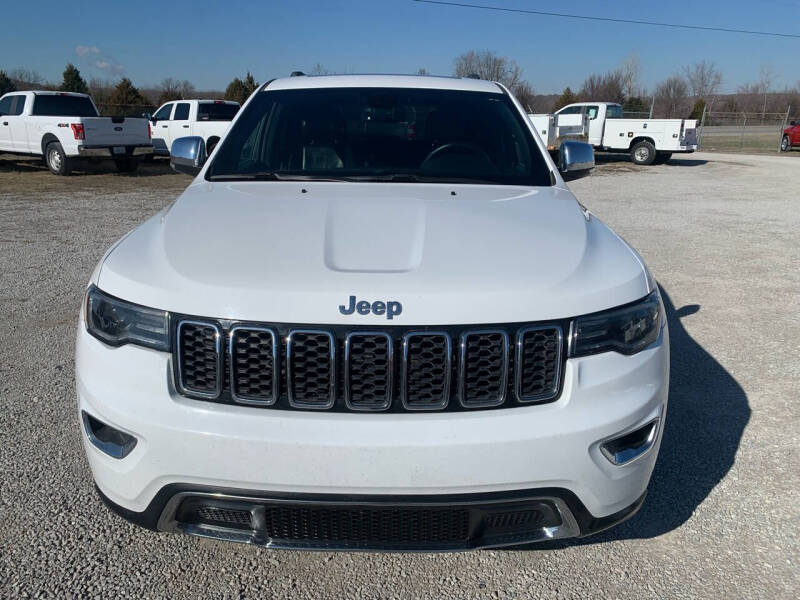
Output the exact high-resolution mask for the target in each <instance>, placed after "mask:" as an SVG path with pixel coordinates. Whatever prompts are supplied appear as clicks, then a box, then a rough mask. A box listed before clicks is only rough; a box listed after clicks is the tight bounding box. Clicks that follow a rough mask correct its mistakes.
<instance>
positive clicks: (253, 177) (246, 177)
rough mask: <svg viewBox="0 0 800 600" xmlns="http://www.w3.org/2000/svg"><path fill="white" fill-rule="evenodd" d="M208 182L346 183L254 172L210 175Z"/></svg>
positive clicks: (330, 179) (320, 177)
mask: <svg viewBox="0 0 800 600" xmlns="http://www.w3.org/2000/svg"><path fill="white" fill-rule="evenodd" d="M208 180H209V181H347V179H345V178H340V177H325V176H320V175H288V174H284V173H276V172H275V171H256V172H254V173H223V174H220V175H210V176H209V178H208Z"/></svg>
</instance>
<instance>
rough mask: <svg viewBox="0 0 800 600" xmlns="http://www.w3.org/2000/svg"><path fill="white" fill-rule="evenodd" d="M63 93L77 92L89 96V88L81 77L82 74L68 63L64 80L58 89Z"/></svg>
mask: <svg viewBox="0 0 800 600" xmlns="http://www.w3.org/2000/svg"><path fill="white" fill-rule="evenodd" d="M58 89H60V90H61V91H62V92H77V93H79V94H88V93H89V86H87V85H86V82H85V81H84V80H83V77H81V72H80V71H79V70H78V69H77V68H76V67H75V65H73V64H72V63H67V68H66V69H64V78H63V81H62V82H61V87H60V88H58Z"/></svg>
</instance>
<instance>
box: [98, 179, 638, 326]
mask: <svg viewBox="0 0 800 600" xmlns="http://www.w3.org/2000/svg"><path fill="white" fill-rule="evenodd" d="M97 285H98V286H99V287H100V288H101V289H103V290H105V291H106V292H108V293H109V294H112V295H114V296H117V297H120V298H123V299H125V300H129V301H131V302H136V303H138V304H143V305H146V306H151V307H154V308H160V309H165V310H169V311H174V312H180V313H184V314H190V315H196V316H207V317H215V318H220V319H225V318H229V319H238V320H253V321H271V322H284V323H310V324H312V323H313V324H336V323H351V324H352V323H358V324H394V325H451V324H475V323H487V324H488V323H508V322H520V321H538V320H547V319H556V318H564V317H570V316H576V315H579V314H586V313H590V312H595V311H598V310H603V309H605V308H610V307H612V306H617V305H620V304H624V303H626V302H631V301H633V300H636V299H637V298H640V297H642V296H644V295H646V293H647V292H648V284H647V280H646V276H645V271H644V267H643V265H642V264H641V262H640V260H639V259H638V257H637V255H636V254H635V253H634V252H633V251H632V250H631V249H630V248H629V247H628V246H627V245H626V244H625V243H624V242H623V241H622V240H621V239H620V238H619V237H617V236H616V235H615V234H614V233H613V232H612V231H611V230H610V229H608V228H607V227H606V226H605V225H604V224H603V223H601V222H600V221H598V220H597V219H596V218H594V217H589V216H588V215H587V214H586V213H585V212H584V211H583V210H582V209H581V207H580V206H579V205H578V203H577V202H576V200H575V198H574V197H573V195H572V193H571V192H570V191H569V190H568V189H565V188H559V187H548V188H522V187H512V186H477V185H450V186H449V185H442V184H418V183H413V184H409V183H342V182H308V183H297V182H268V183H263V182H245V183H219V182H218V183H209V182H204V181H199V182H197V183H195V184H193V185H192V186H190V187H189V188H188V189H187V190H186V191H185V192H184V194H183V195H182V196H181V197H180V198H179V199H178V200H177V201H176V202H175V203H174V204H173V205H172V206H171V207H170V208H169V209H166V210H164V211H162V212H161V213H159V214H157V215H155V216H154V217H152V218H151V219H149V220H148V221H146V222H145V223H144V224H142V225H141V226H140V227H139V228H137V229H136V230H134V231H133V232H132V233H131V234H130V235H128V236H127V237H126V238H125V239H123V240H122V241H121V242H120V243H119V244H118V245H117V247H116V248H114V249H113V251H112V252H111V253H110V254H109V255H108V257H107V258H106V260H105V262H104V263H103V265H102V267H101V269H100V273H99V276H98V281H97ZM351 296H354V297H355V298H356V300H355V301H356V302H360V301H362V300H365V301H368V302H369V303H374V302H382V303H388V302H395V303H400V305H401V306H402V313H401V314H398V315H396V316H394V317H393V320H391V321H388V320H387V315H386V313H385V312H384V313H383V314H373V313H369V314H360V313H359V312H358V311H355V312H351V313H350V314H343V311H342V310H340V306H342V307H343V308H344V312H345V313H346V312H347V309H348V308H349V303H350V297H351ZM393 306H396V305H393ZM378 312H381V311H378ZM395 312H396V310H395Z"/></svg>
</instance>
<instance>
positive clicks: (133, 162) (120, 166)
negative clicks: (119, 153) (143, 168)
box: [114, 158, 139, 173]
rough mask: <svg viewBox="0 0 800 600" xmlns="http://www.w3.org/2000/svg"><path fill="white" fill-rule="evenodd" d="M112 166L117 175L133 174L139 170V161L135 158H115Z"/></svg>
mask: <svg viewBox="0 0 800 600" xmlns="http://www.w3.org/2000/svg"><path fill="white" fill-rule="evenodd" d="M114 164H116V165H117V171H118V172H119V173H135V172H136V170H137V169H138V168H139V161H138V160H137V159H135V158H117V159H114Z"/></svg>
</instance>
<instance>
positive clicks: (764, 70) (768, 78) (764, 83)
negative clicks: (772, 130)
mask: <svg viewBox="0 0 800 600" xmlns="http://www.w3.org/2000/svg"><path fill="white" fill-rule="evenodd" d="M774 81H775V70H774V69H773V68H772V67H771V66H770V65H761V70H760V71H759V72H758V91H759V93H761V94H763V95H764V104H763V105H762V106H761V120H762V121H763V120H764V113H766V112H767V94H768V93H769V90H770V88H772V84H773V83H774Z"/></svg>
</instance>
